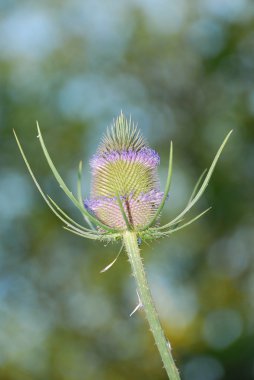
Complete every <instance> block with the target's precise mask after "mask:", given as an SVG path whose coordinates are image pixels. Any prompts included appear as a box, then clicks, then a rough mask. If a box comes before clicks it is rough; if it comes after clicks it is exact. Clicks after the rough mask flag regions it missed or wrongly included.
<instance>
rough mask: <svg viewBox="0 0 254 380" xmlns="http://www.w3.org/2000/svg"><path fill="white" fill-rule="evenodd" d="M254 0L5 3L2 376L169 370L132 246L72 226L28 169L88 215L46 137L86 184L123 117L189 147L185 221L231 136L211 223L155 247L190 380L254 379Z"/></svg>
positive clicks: (163, 305) (155, 276)
mask: <svg viewBox="0 0 254 380" xmlns="http://www.w3.org/2000/svg"><path fill="white" fill-rule="evenodd" d="M253 39H254V7H253V2H252V0H203V1H202V0H194V1H191V2H188V1H187V0H180V1H179V0H178V1H166V0H159V1H154V2H153V1H149V0H131V1H124V0H120V1H113V0H105V1H98V0H95V1H91V0H85V1H81V0H72V1H70V0H63V1H61V2H60V1H57V0H54V1H49V0H46V1H44V2H34V1H29V0H22V1H17V0H16V1H15V0H11V1H7V0H2V1H1V3H0V210H1V216H0V267H1V274H0V326H1V329H0V378H1V379H3V380H17V379H19V380H30V379H31V380H32V379H33V380H42V379H43V380H44V379H52V380H81V379H84V380H94V379H96V380H126V379H130V378H131V379H132V380H134V379H147V380H149V379H151V380H152V379H153V380H154V379H157V380H160V379H161V380H162V379H165V378H166V377H165V376H166V375H165V374H164V372H163V370H162V368H161V367H162V365H161V362H160V359H159V356H158V354H157V352H156V348H155V346H154V343H153V340H152V337H151V336H150V332H149V331H148V329H147V325H146V321H145V320H144V319H143V318H142V315H143V314H142V311H140V312H139V313H138V314H139V315H138V314H135V315H134V316H132V317H131V318H129V314H130V312H131V311H132V310H133V309H134V307H135V305H136V302H137V300H136V292H135V285H134V283H133V278H131V276H130V268H129V263H128V262H127V259H126V256H125V255H124V254H122V255H121V256H120V258H119V260H118V261H117V263H116V264H115V265H114V267H113V268H112V269H111V270H110V271H109V272H106V274H100V273H99V272H100V270H101V269H102V268H103V267H104V266H106V265H107V264H108V263H109V262H110V261H111V260H112V259H113V258H114V254H115V253H116V252H117V247H116V246H113V245H109V246H106V247H104V246H103V245H100V244H98V243H96V242H95V243H93V242H90V241H86V240H83V239H81V238H80V239H79V238H78V237H75V236H72V235H71V234H68V233H67V232H65V231H64V230H62V229H61V225H60V223H59V221H57V220H56V218H55V217H54V215H52V213H51V212H50V211H49V210H48V209H47V207H46V205H45V204H44V203H43V201H42V199H41V198H40V196H39V194H38V193H37V191H36V189H35V187H34V186H33V184H32V181H31V179H30V178H29V176H28V174H27V171H26V169H25V166H24V163H23V162H22V159H21V157H20V154H19V152H18V149H17V146H16V145H15V142H14V138H13V135H12V128H15V129H16V131H17V133H18V135H19V136H20V138H21V140H22V143H23V145H24V147H25V150H26V153H27V155H28V157H29V158H30V161H31V163H32V166H33V168H34V170H35V172H36V174H37V176H38V178H39V179H40V183H41V184H42V186H43V188H44V189H45V190H46V192H48V193H50V194H51V195H52V197H53V198H54V199H55V200H57V201H58V202H59V203H61V205H62V206H63V207H64V208H65V209H66V210H67V211H68V212H71V213H72V215H73V216H77V215H76V211H75V210H73V208H72V206H71V205H70V202H69V201H68V200H67V199H66V198H65V197H64V195H63V194H62V192H61V190H60V189H59V188H58V186H57V185H56V183H55V182H54V181H53V179H52V176H51V174H50V170H49V168H48V167H47V165H46V163H45V160H44V158H43V154H42V152H41V151H40V147H39V142H38V139H37V138H36V126H35V120H39V122H40V126H41V128H42V130H43V132H44V137H45V140H46V142H47V146H48V148H49V151H50V152H51V154H52V157H53V158H54V161H55V163H56V165H57V167H58V168H59V171H60V172H61V174H62V175H63V177H64V178H65V179H66V180H67V182H68V183H69V184H70V186H72V188H73V189H74V190H75V186H76V174H77V166H78V162H79V160H80V159H82V160H83V161H84V169H85V170H84V174H85V175H84V177H85V179H84V187H85V189H86V193H85V194H84V198H85V197H86V196H88V194H89V180H90V174H89V157H90V156H91V155H92V154H93V152H94V151H95V149H96V147H97V144H98V142H99V140H100V138H101V135H102V133H103V132H104V130H105V128H106V126H107V125H109V124H110V123H111V121H112V118H113V117H115V116H117V115H118V114H119V112H120V110H123V112H124V113H125V114H126V115H129V114H131V115H132V118H133V119H134V120H136V121H137V122H138V124H139V126H140V128H141V129H142V131H143V133H144V135H145V137H146V138H147V139H148V140H149V142H150V145H151V146H152V147H153V148H154V149H156V150H157V151H158V152H159V153H160V155H161V166H160V176H161V182H162V186H163V185H164V182H165V176H166V170H167V168H166V166H167V157H168V150H169V141H170V140H171V139H172V140H173V141H174V147H175V157H174V172H173V188H172V193H171V194H170V197H169V200H168V203H167V207H166V209H167V211H165V212H164V214H163V216H162V218H163V221H167V220H168V219H169V217H170V216H171V217H173V216H174V215H175V214H176V213H177V211H178V210H180V209H181V207H182V205H183V204H185V202H186V199H188V196H189V195H190V193H191V190H192V186H193V185H194V183H195V181H196V179H197V178H198V177H199V175H200V173H201V172H202V170H203V169H204V168H205V167H207V166H209V164H210V162H211V160H212V158H213V156H214V153H215V151H216V150H217V148H218V147H219V145H220V143H221V141H222V139H223V138H224V136H225V135H226V133H227V132H228V131H229V130H230V129H232V128H233V129H234V134H233V136H232V138H231V139H230V142H229V144H228V145H227V147H226V149H225V152H224V153H223V156H222V158H221V160H220V162H219V164H218V167H217V169H216V171H215V174H214V176H213V178H212V181H211V183H210V185H209V188H208V189H207V191H206V194H205V196H204V197H203V198H202V200H201V202H200V206H199V207H200V210H198V211H201V210H202V208H203V207H206V206H207V205H208V206H209V205H212V206H213V209H212V211H211V212H210V213H209V214H208V215H206V216H205V217H204V218H203V219H202V220H200V221H199V222H197V223H196V224H195V225H192V226H190V227H189V228H188V229H186V230H184V231H181V232H179V233H177V234H175V235H174V236H172V238H171V239H164V240H162V241H160V242H155V243H153V244H151V246H144V247H143V256H144V263H145V266H146V268H147V272H148V277H149V281H150V284H151V288H152V292H153V295H154V298H155V301H156V305H157V308H158V311H159V314H160V315H161V319H162V323H163V326H164V327H165V330H166V333H167V335H168V337H169V339H170V341H171V345H172V347H173V353H174V356H175V358H176V361H177V365H178V367H179V368H180V371H181V374H182V378H183V379H184V380H221V379H223V380H224V379H225V380H226V379H230V380H234V379H235V380H236V379H237V380H238V379H241V380H250V379H254V357H253V352H254V343H253V342H254V340H253V338H254V322H253V321H254V271H253V267H254V258H253V246H254V234H253V226H254V217H253V215H254V202H253V185H254V128H253V123H254V87H253V83H254V45H253Z"/></svg>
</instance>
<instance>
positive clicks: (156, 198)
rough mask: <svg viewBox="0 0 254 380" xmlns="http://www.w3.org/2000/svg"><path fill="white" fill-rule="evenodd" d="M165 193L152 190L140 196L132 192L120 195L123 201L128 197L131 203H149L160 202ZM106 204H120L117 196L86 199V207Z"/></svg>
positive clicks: (90, 207) (91, 208) (94, 207)
mask: <svg viewBox="0 0 254 380" xmlns="http://www.w3.org/2000/svg"><path fill="white" fill-rule="evenodd" d="M162 198H163V193H162V192H161V191H158V190H155V189H153V190H151V191H149V192H148V193H141V194H140V195H139V196H138V197H136V198H134V197H133V195H132V194H130V195H129V196H120V199H121V200H122V201H125V200H126V199H128V201H129V202H130V203H131V202H133V201H135V202H149V203H158V202H160V201H161V200H162ZM105 204H108V205H109V204H118V203H117V197H112V198H109V197H103V196H102V197H98V198H90V199H86V200H85V201H84V205H85V208H87V209H89V210H92V211H94V210H95V209H96V208H98V207H103V206H104V205H105Z"/></svg>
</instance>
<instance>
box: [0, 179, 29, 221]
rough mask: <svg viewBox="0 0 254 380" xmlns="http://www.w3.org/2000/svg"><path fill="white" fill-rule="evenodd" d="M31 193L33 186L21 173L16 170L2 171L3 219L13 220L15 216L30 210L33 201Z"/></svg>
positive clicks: (1, 200) (1, 199)
mask: <svg viewBox="0 0 254 380" xmlns="http://www.w3.org/2000/svg"><path fill="white" fill-rule="evenodd" d="M31 195H32V194H31V187H30V186H29V185H28V183H27V181H26V180H25V178H24V177H22V176H21V175H20V174H18V173H15V172H6V173H1V182H0V209H1V220H5V221H7V220H8V221H9V220H10V221H11V220H12V219H13V218H15V217H18V216H20V215H23V214H26V213H27V212H29V209H30V207H31V201H32V197H31Z"/></svg>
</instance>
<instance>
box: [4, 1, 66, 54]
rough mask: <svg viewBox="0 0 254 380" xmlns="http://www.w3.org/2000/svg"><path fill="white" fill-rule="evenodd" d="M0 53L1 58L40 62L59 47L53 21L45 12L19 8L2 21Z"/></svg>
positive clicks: (34, 8) (37, 9) (36, 9)
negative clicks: (38, 60) (29, 59)
mask: <svg viewBox="0 0 254 380" xmlns="http://www.w3.org/2000/svg"><path fill="white" fill-rule="evenodd" d="M0 34H1V36H4V38H1V39H0V52H1V56H2V57H6V58H7V59H9V58H15V57H24V58H31V59H41V58H43V57H44V56H45V55H47V54H48V53H50V52H51V51H52V50H53V49H54V48H55V47H56V46H58V44H59V35H58V32H57V29H56V27H55V23H54V21H53V20H52V19H51V18H50V16H49V14H47V13H46V12H45V11H44V10H42V9H39V8H36V7H33V8H26V7H22V8H16V9H15V11H14V12H11V13H10V14H9V15H7V16H6V17H5V18H4V19H3V20H1V26H0Z"/></svg>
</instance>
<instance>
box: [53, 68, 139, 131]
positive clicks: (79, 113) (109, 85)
mask: <svg viewBox="0 0 254 380" xmlns="http://www.w3.org/2000/svg"><path fill="white" fill-rule="evenodd" d="M144 97H145V90H144V88H143V86H142V85H141V83H140V82H139V81H138V80H136V79H135V78H134V77H132V76H127V75H121V76H119V77H115V78H108V77H103V76H98V75H96V76H95V75H87V76H79V77H74V78H72V79H71V80H70V81H68V82H67V83H65V85H64V86H63V88H62V89H61V91H60V93H59V107H60V109H61V111H62V112H63V113H64V114H65V115H66V116H68V117H70V118H80V119H86V118H97V117H98V116H99V115H100V114H103V113H104V114H107V113H108V112H109V110H114V112H115V113H117V112H119V110H121V109H123V107H124V108H128V106H129V104H130V102H132V103H133V104H135V102H137V101H138V102H139V103H140V102H142V101H143V99H144ZM104 128H105V126H104Z"/></svg>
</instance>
